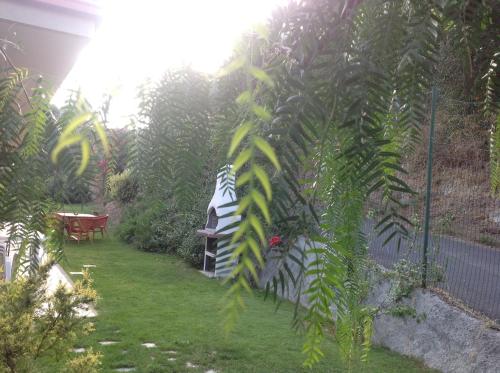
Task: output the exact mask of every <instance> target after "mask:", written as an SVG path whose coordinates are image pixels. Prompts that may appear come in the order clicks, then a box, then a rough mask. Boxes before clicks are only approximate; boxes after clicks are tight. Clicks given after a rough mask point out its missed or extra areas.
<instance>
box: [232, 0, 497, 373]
mask: <svg viewBox="0 0 500 373" xmlns="http://www.w3.org/2000/svg"><path fill="white" fill-rule="evenodd" d="M493 9H495V6H494V5H493V2H481V1H448V2H441V1H416V0H415V1H403V0H390V1H386V0H377V1H359V0H346V1H338V2H334V1H321V0H320V1H298V2H291V3H290V4H289V5H288V6H287V7H284V8H282V9H280V10H278V11H277V12H276V14H275V15H274V17H273V18H272V19H271V21H270V23H269V27H268V30H269V31H268V33H263V32H258V33H254V34H253V35H250V36H249V37H248V38H247V44H246V48H242V49H241V51H240V53H239V54H237V55H236V57H235V58H234V59H233V61H232V62H231V63H230V64H228V65H227V67H226V69H225V70H226V73H234V72H235V71H236V72H238V73H241V72H243V73H244V74H245V75H246V85H245V88H243V90H242V91H241V93H240V95H239V96H238V98H237V99H236V105H237V106H239V108H240V110H239V112H240V117H239V125H238V128H237V130H236V132H235V133H234V135H233V137H232V142H231V146H230V149H229V157H230V159H231V160H232V162H233V164H234V170H235V172H237V171H239V175H238V178H237V186H239V187H244V189H242V193H239V195H240V196H241V199H240V207H239V209H238V212H237V214H241V215H243V219H242V220H241V223H240V224H239V229H238V230H237V231H236V232H235V233H233V235H232V241H231V243H232V244H236V246H237V248H236V249H235V250H234V252H233V258H234V259H237V258H239V264H238V266H236V267H235V269H234V271H233V273H232V278H233V279H234V282H232V284H231V288H230V290H229V292H228V299H227V302H226V305H227V308H226V312H227V315H228V320H227V323H228V325H232V324H233V323H234V321H235V320H236V319H237V318H238V315H239V314H240V311H241V310H242V308H243V307H244V302H243V298H242V293H243V292H244V291H251V290H250V286H249V281H250V280H249V277H254V278H255V279H256V278H257V272H256V265H257V264H260V263H262V253H261V250H262V249H261V248H262V247H265V246H266V239H265V230H266V228H267V227H268V226H269V225H270V224H271V212H270V211H271V210H272V211H273V212H274V213H275V215H277V217H276V218H277V220H278V221H279V222H282V223H283V222H284V223H287V222H294V224H295V222H297V221H300V222H301V224H298V225H295V228H294V229H293V230H289V231H290V232H294V233H295V237H296V236H298V235H303V236H305V237H306V239H308V240H310V241H311V242H317V243H320V244H321V245H314V244H313V245H312V248H311V249H309V250H308V251H307V252H306V253H305V256H312V257H315V258H316V259H315V260H312V261H311V262H309V264H307V265H305V264H304V263H303V262H302V259H303V258H304V256H302V257H297V253H296V251H295V250H294V247H293V245H291V246H290V247H289V249H288V250H287V251H285V253H284V254H283V260H284V259H285V258H286V257H289V258H292V259H293V260H297V261H299V262H301V263H302V272H301V273H300V274H299V276H308V277H310V278H312V281H311V285H310V287H309V288H308V289H303V291H304V294H305V295H306V296H307V298H308V302H309V304H310V307H309V308H308V310H307V311H306V313H305V315H304V316H301V315H299V314H298V313H297V315H296V318H297V319H296V320H295V321H296V325H299V324H300V325H304V327H305V329H306V335H307V340H306V343H305V345H304V352H305V353H306V355H307V358H306V362H305V364H306V365H308V366H311V365H312V364H314V362H316V361H317V360H318V359H320V358H321V356H322V352H321V349H320V343H321V341H322V339H323V336H324V329H325V328H327V327H329V326H330V325H331V324H332V322H333V320H335V322H334V325H335V330H336V335H337V338H338V340H339V342H340V346H341V351H343V355H344V356H345V357H346V358H347V359H348V360H349V359H352V358H353V356H355V353H356V351H357V346H358V345H359V344H361V345H362V346H363V347H364V350H365V352H366V350H367V348H368V347H369V344H370V333H371V332H370V330H371V316H370V310H369V309H366V308H364V307H363V306H362V305H361V296H362V288H363V287H362V286H361V284H362V275H363V272H364V268H365V263H366V249H365V246H366V244H365V239H364V237H363V234H362V233H361V225H362V223H363V219H364V213H365V211H364V207H365V202H366V201H367V199H368V197H369V196H370V195H371V194H373V193H374V192H378V193H379V194H380V195H381V196H382V197H381V199H382V202H383V211H382V212H383V217H382V218H381V219H380V221H379V223H378V226H377V228H378V229H379V232H380V233H383V232H385V231H387V230H390V231H391V232H392V233H391V234H390V235H389V237H388V239H387V241H388V240H391V239H397V240H401V239H405V237H406V236H407V234H408V226H409V225H411V223H410V222H409V221H408V220H407V219H406V218H405V217H404V216H403V215H402V214H401V213H400V212H399V209H400V207H401V205H402V202H401V201H402V200H404V198H403V196H404V195H411V194H412V193H413V192H412V190H411V189H410V188H409V186H408V185H407V184H406V183H405V182H404V180H403V176H404V174H405V173H406V171H405V170H404V169H403V167H402V165H401V158H402V155H403V154H405V153H407V152H411V150H412V148H413V147H414V146H415V144H416V143H417V142H418V141H420V139H421V128H422V125H424V124H425V123H426V119H427V118H426V114H427V110H426V105H427V102H428V98H429V92H430V89H431V86H432V85H433V84H434V81H435V79H436V74H437V71H438V69H437V68H438V65H439V63H440V58H441V56H440V45H441V44H442V43H443V41H444V40H445V39H447V38H448V39H453V38H454V36H453V35H452V32H455V31H456V30H459V31H460V32H461V33H462V35H465V34H464V32H465V33H466V36H467V38H470V40H489V39H495V38H497V37H498V34H492V31H491V30H492V29H493V28H494V27H495V26H494V25H493V26H492V25H491V23H488V22H491V18H488V17H489V16H488V14H489V15H490V16H491V15H492V12H493ZM494 17H496V15H495V16H494ZM459 22H462V23H463V24H462V25H458V23H459ZM485 22H486V24H487V25H486V27H485ZM452 44H453V43H452ZM460 45H461V46H463V44H460ZM457 48H458V44H454V47H453V50H457ZM466 49H469V50H468V51H467V54H466V56H465V58H468V59H470V58H471V56H472V54H474V53H476V52H479V51H481V47H480V46H479V45H477V48H476V49H474V51H475V52H473V51H472V49H470V48H468V47H467V46H466ZM481 53H482V52H481ZM457 54H459V52H458V50H457ZM495 56H497V55H490V56H488V57H489V58H493V59H496V58H497V57H495ZM489 66H490V67H489V68H488V67H487V66H486V67H484V66H479V65H477V72H476V73H475V74H474V79H475V78H476V77H478V76H482V75H483V74H484V73H485V72H487V73H488V76H489V77H490V78H489V79H490V81H488V82H487V85H488V87H489V88H488V89H487V91H486V94H485V95H484V96H485V98H486V99H487V100H489V101H490V102H492V103H495V104H494V105H498V92H499V90H498V83H493V81H494V80H495V79H497V77H498V67H497V64H494V63H492V64H490V65H489ZM495 81H496V80H495ZM464 84H465V85H464V87H466V89H465V91H464V92H465V93H464V94H466V95H468V94H469V93H470V86H471V84H472V83H471V79H470V69H468V70H466V77H465V81H464ZM495 84H496V85H495ZM494 105H490V107H493V106H494ZM497 109H498V106H496V109H495V111H496V110H497ZM495 115H496V114H495ZM496 132H497V131H496V129H495V128H493V130H492V133H496ZM492 144H494V145H493V149H498V144H497V142H493V141H492ZM497 154H498V151H496V150H495V151H493V152H492V164H496V163H495V162H497V161H496V160H495V157H497ZM495 177H497V176H494V175H493V179H495ZM275 221H276V220H275ZM295 237H294V236H292V237H290V242H291V243H292V244H293V242H294V241H295ZM387 241H386V242H387ZM283 272H285V273H283ZM283 272H280V276H279V278H276V279H275V281H274V284H275V285H274V292H275V294H276V292H277V288H278V286H279V285H278V284H279V283H280V281H281V282H283V278H284V277H286V276H288V275H290V274H287V273H286V271H283ZM292 280H293V281H295V280H296V279H292ZM298 298H299V299H300V296H299V297H298ZM332 305H333V306H334V307H331V306H332Z"/></svg>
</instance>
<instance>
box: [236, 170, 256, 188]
mask: <svg viewBox="0 0 500 373" xmlns="http://www.w3.org/2000/svg"><path fill="white" fill-rule="evenodd" d="M252 176H253V174H252V172H250V171H247V172H244V173H242V174H241V175H240V176H238V179H236V186H237V187H240V186H242V185H245V184H246V183H248V182H249V181H250V180H251V179H252Z"/></svg>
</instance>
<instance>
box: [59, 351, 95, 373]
mask: <svg viewBox="0 0 500 373" xmlns="http://www.w3.org/2000/svg"><path fill="white" fill-rule="evenodd" d="M101 359H102V354H101V353H100V352H97V353H94V352H93V351H92V349H89V350H88V351H87V352H85V353H84V354H81V355H79V356H77V357H74V358H73V359H71V360H69V361H68V362H67V363H66V366H65V370H64V371H65V372H67V373H98V372H100V369H99V368H100V366H101Z"/></svg>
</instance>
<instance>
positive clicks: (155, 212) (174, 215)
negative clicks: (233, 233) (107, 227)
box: [117, 199, 206, 266]
mask: <svg viewBox="0 0 500 373" xmlns="http://www.w3.org/2000/svg"><path fill="white" fill-rule="evenodd" d="M203 202H204V201H203ZM205 219H206V211H205V209H204V208H202V207H201V203H200V204H199V206H194V207H193V210H192V211H190V212H188V213H179V212H178V211H177V209H176V207H175V206H173V205H171V204H166V203H164V202H162V201H157V200H156V201H152V200H147V199H144V200H138V201H136V202H134V203H133V204H130V205H129V206H128V208H127V211H126V213H125V215H124V217H123V219H122V223H121V225H120V226H119V227H118V231H117V232H118V235H119V237H120V238H121V239H122V240H124V241H126V242H128V243H131V244H132V245H133V246H135V247H136V248H137V249H140V250H144V251H151V252H163V253H169V254H177V255H179V256H180V257H182V258H183V259H185V260H186V261H187V262H189V263H191V264H192V265H194V266H199V265H200V264H201V263H202V262H203V252H204V248H203V242H202V240H201V237H199V236H198V235H197V234H196V230H197V229H200V228H201V227H203V225H204V224H205Z"/></svg>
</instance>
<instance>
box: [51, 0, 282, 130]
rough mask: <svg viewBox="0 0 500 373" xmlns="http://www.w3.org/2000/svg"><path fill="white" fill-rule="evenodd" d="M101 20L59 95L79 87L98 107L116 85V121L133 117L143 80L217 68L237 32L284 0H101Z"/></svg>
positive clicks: (59, 98)
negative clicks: (175, 70)
mask: <svg viewBox="0 0 500 373" xmlns="http://www.w3.org/2000/svg"><path fill="white" fill-rule="evenodd" d="M103 3H104V12H103V19H102V23H101V25H100V27H99V29H98V31H97V33H96V35H95V36H94V38H93V39H92V40H91V42H90V43H89V44H88V45H87V47H86V48H85V49H84V50H83V51H82V52H81V54H80V56H79V57H78V60H77V63H76V64H75V66H74V68H73V70H72V72H71V73H70V74H69V76H68V77H67V79H66V80H65V82H64V83H63V84H62V86H61V88H60V89H59V91H58V92H57V94H56V97H55V98H54V102H55V103H56V104H60V103H62V102H63V101H64V98H65V97H66V92H67V89H76V88H78V87H80V88H81V89H82V91H83V93H84V95H85V97H87V98H88V99H89V101H90V102H91V103H92V105H94V107H98V106H99V105H100V102H101V100H102V97H103V95H104V94H105V93H111V94H112V95H113V100H112V103H111V110H110V118H111V120H110V126H112V127H120V126H123V125H126V124H127V123H128V120H127V117H128V116H129V115H130V114H133V112H134V111H135V108H136V100H135V96H136V94H137V86H138V85H139V84H140V83H142V82H143V81H144V80H145V79H146V78H148V77H150V78H152V79H157V78H159V77H160V76H161V74H162V73H163V72H164V71H165V70H167V69H168V68H171V67H177V66H182V65H190V66H192V67H193V68H194V69H197V70H199V71H203V72H216V71H217V69H218V68H219V67H220V66H221V64H222V63H223V62H224V61H225V60H226V59H227V58H228V57H229V56H230V54H231V51H232V48H233V46H234V45H235V43H236V42H237V41H238V38H239V36H240V35H241V34H242V33H243V32H245V31H247V30H248V29H250V28H251V26H252V25H254V24H256V23H261V22H265V21H266V19H267V18H269V16H270V15H271V13H272V11H273V9H275V8H276V7H277V6H278V5H281V4H284V3H286V0H103Z"/></svg>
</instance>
